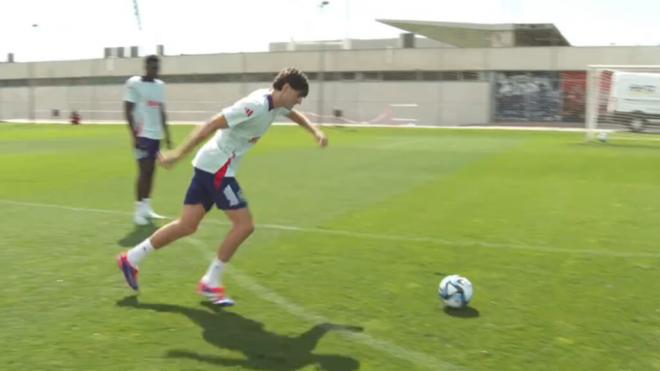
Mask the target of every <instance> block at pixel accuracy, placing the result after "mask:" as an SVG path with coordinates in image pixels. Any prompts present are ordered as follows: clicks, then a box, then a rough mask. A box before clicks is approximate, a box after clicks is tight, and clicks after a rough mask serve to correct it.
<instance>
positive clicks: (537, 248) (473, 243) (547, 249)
mask: <svg viewBox="0 0 660 371" xmlns="http://www.w3.org/2000/svg"><path fill="white" fill-rule="evenodd" d="M0 203H4V204H9V205H16V206H32V207H43V208H51V209H60V210H70V211H83V212H96V213H105V214H116V215H133V214H132V213H131V212H125V211H119V210H107V209H93V208H82V207H71V206H66V205H56V204H43V203H34V202H22V201H13V200H5V199H0ZM170 219H171V218H170ZM205 222H206V223H211V224H218V225H225V226H227V225H229V223H228V222H223V221H219V220H214V219H207V220H206V221H205ZM257 228H264V229H272V230H280V231H292V232H301V233H318V234H327V235H335V236H346V237H352V238H362V239H371V240H384V241H401V242H417V243H429V244H434V245H443V246H454V247H456V246H462V247H481V248H488V249H510V250H519V251H531V252H540V253H549V254H556V253H563V254H578V255H588V256H602V257H617V258H656V259H657V258H660V253H652V252H620V251H602V250H593V249H565V248H559V247H552V246H542V245H531V244H525V243H517V242H511V243H501V242H488V241H480V240H448V239H442V238H436V237H425V236H417V237H414V236H401V235H390V234H379V233H365V232H354V231H345V230H340V229H323V228H309V227H298V226H293V225H280V224H257Z"/></svg>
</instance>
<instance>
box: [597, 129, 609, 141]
mask: <svg viewBox="0 0 660 371" xmlns="http://www.w3.org/2000/svg"><path fill="white" fill-rule="evenodd" d="M598 140H600V141H601V142H602V143H605V142H607V132H606V131H601V132H599V133H598Z"/></svg>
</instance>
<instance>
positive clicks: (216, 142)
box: [192, 89, 291, 177]
mask: <svg viewBox="0 0 660 371" xmlns="http://www.w3.org/2000/svg"><path fill="white" fill-rule="evenodd" d="M272 102H273V101H272V95H271V91H270V90H269V89H259V90H256V91H254V92H252V93H250V95H248V96H247V97H245V98H243V99H241V100H239V101H238V102H236V103H234V104H233V105H232V106H231V107H227V108H225V109H223V110H222V115H223V116H224V117H225V119H226V120H227V124H228V126H229V128H228V129H223V130H218V131H217V132H216V133H215V135H214V136H213V137H212V138H211V139H209V141H208V142H206V144H204V146H202V148H200V149H199V151H197V154H196V155H195V158H194V159H193V161H192V164H193V166H194V167H196V168H198V169H200V170H204V171H206V172H209V173H212V174H215V173H216V172H217V171H218V170H220V168H222V167H223V166H224V165H225V163H227V161H231V162H230V163H229V166H228V168H227V172H226V173H225V176H228V177H233V176H235V175H236V171H237V169H238V164H239V162H240V160H241V158H242V157H243V155H245V153H246V152H247V151H248V150H249V149H250V148H252V147H253V146H254V145H255V144H256V143H257V141H258V140H259V138H261V137H262V136H263V135H264V134H266V131H268V128H270V125H271V124H272V123H273V121H274V120H275V118H276V117H277V116H278V115H280V116H287V115H288V114H289V113H290V112H291V111H289V110H288V109H286V108H284V107H280V108H273V103H272Z"/></svg>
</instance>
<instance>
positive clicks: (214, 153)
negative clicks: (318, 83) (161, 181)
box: [117, 68, 328, 306]
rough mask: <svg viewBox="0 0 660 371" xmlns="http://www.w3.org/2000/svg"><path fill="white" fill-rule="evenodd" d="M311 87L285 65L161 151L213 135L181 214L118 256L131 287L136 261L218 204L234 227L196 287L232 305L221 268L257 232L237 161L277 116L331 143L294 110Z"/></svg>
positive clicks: (172, 157) (169, 157)
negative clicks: (268, 82) (264, 85)
mask: <svg viewBox="0 0 660 371" xmlns="http://www.w3.org/2000/svg"><path fill="white" fill-rule="evenodd" d="M308 91H309V85H308V83H307V77H306V76H305V74H303V73H302V72H300V71H298V70H297V69H295V68H287V69H284V70H282V71H281V72H280V73H279V74H278V75H277V77H275V80H274V81H273V86H272V89H262V90H257V91H255V92H253V93H251V94H250V95H248V96H247V97H245V98H243V99H241V100H239V101H238V102H236V103H234V104H233V105H232V106H230V107H227V108H225V109H223V110H222V112H220V113H219V114H217V115H216V116H215V117H214V118H213V119H212V120H211V121H209V122H207V123H206V124H204V125H202V126H200V127H198V128H197V129H196V130H195V131H194V132H193V134H192V135H191V136H190V138H188V140H187V141H186V142H185V143H183V144H182V145H181V146H180V147H179V148H177V149H176V150H174V151H172V152H169V153H166V154H164V155H162V156H161V159H160V161H161V164H162V165H163V166H166V167H169V166H171V165H173V164H174V163H176V162H177V161H178V160H179V159H181V158H182V157H183V156H185V155H186V154H187V153H189V152H190V151H192V150H193V149H194V148H195V147H196V146H197V145H198V144H199V143H201V142H202V141H204V140H205V139H207V138H209V137H210V136H211V135H213V134H215V135H214V136H213V137H212V138H211V139H210V140H209V141H208V142H206V144H205V145H204V146H202V147H201V148H200V149H199V151H198V152H197V155H196V156H195V158H194V159H193V167H194V175H193V178H192V181H191V183H190V186H189V188H188V191H187V192H186V198H185V201H184V206H183V211H182V213H181V216H180V217H179V218H178V219H177V220H175V221H173V222H171V223H169V224H167V225H165V226H163V227H161V228H160V229H159V230H157V231H156V232H155V233H154V234H152V235H151V237H149V238H147V239H146V240H144V241H143V242H141V243H140V244H138V245H137V246H135V247H134V248H133V249H131V250H129V251H128V252H126V253H123V254H121V255H120V256H119V257H118V259H117V262H118V264H119V268H120V269H121V270H122V272H123V274H124V278H125V279H126V282H127V283H128V285H129V286H130V287H131V288H133V289H134V290H137V289H138V282H137V274H138V265H139V264H140V262H141V261H142V260H143V259H144V258H145V257H146V256H147V254H149V253H150V252H152V251H153V250H154V249H160V248H162V247H165V246H167V245H168V244H170V243H171V242H173V241H176V240H178V239H179V238H181V237H184V236H187V235H190V234H193V233H194V232H195V231H196V230H197V227H198V225H199V223H200V222H201V220H202V219H203V218H204V216H205V215H206V213H207V212H208V211H209V210H210V209H211V207H212V206H213V204H215V205H216V206H217V207H218V208H219V209H221V210H223V211H224V212H225V214H226V215H227V217H228V218H229V220H230V222H231V224H232V227H231V230H230V231H229V232H228V233H227V235H226V236H225V238H224V240H223V241H222V243H221V244H220V247H219V248H218V254H217V256H216V257H215V258H214V259H213V261H212V262H211V265H210V266H209V268H208V270H207V272H206V274H205V275H204V276H203V277H202V279H201V280H200V282H199V285H198V291H199V293H200V294H202V295H203V296H205V297H206V298H208V299H209V300H210V301H211V302H213V303H215V304H218V305H222V306H226V305H233V303H234V302H233V301H232V300H231V299H230V298H229V297H227V295H226V293H225V290H224V287H223V285H222V273H223V271H224V267H225V265H226V264H227V263H228V262H229V260H230V259H231V257H232V256H233V255H234V253H235V252H236V250H237V249H238V247H239V246H240V245H241V243H242V242H243V241H245V239H247V238H248V237H249V236H250V234H252V232H253V231H254V222H253V220H252V215H251V213H250V210H249V208H248V206H247V201H246V200H245V199H244V198H243V195H242V194H241V189H240V186H239V185H238V182H237V181H236V178H235V175H236V170H237V167H238V163H239V161H240V159H241V158H242V157H243V155H245V153H246V152H247V151H248V150H249V149H250V148H252V147H253V146H254V145H255V144H256V143H257V141H258V140H259V138H261V137H262V136H263V135H264V134H265V133H266V131H267V130H268V128H269V127H270V125H271V124H272V123H273V120H275V118H276V116H278V115H282V116H286V117H288V118H290V119H291V120H292V121H294V122H295V123H297V124H298V125H300V126H301V127H303V128H305V129H306V130H307V131H309V132H310V133H311V134H312V135H313V136H314V138H315V140H316V141H317V142H318V144H319V145H320V146H321V147H325V146H326V145H327V144H328V139H327V137H326V136H325V134H324V133H323V132H322V131H321V130H320V129H319V128H317V127H315V126H313V125H312V124H310V122H309V120H307V118H306V117H305V116H304V115H303V114H301V113H300V112H298V111H296V110H294V109H293V106H295V105H296V104H300V103H301V102H302V99H303V98H305V97H306V96H307V93H308Z"/></svg>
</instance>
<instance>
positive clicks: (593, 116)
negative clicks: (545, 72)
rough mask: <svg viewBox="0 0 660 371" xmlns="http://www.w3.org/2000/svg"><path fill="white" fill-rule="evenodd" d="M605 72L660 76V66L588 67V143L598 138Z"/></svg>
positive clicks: (586, 116) (586, 121)
mask: <svg viewBox="0 0 660 371" xmlns="http://www.w3.org/2000/svg"><path fill="white" fill-rule="evenodd" d="M605 71H612V72H614V71H622V72H649V73H659V74H660V65H617V64H593V65H588V66H587V86H586V92H587V104H586V115H585V129H586V130H585V132H586V139H587V141H591V140H593V139H595V138H596V133H597V129H598V110H599V105H600V103H601V100H600V99H603V97H601V96H600V93H601V92H600V83H601V75H602V73H603V72H605ZM599 98H600V99H599Z"/></svg>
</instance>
